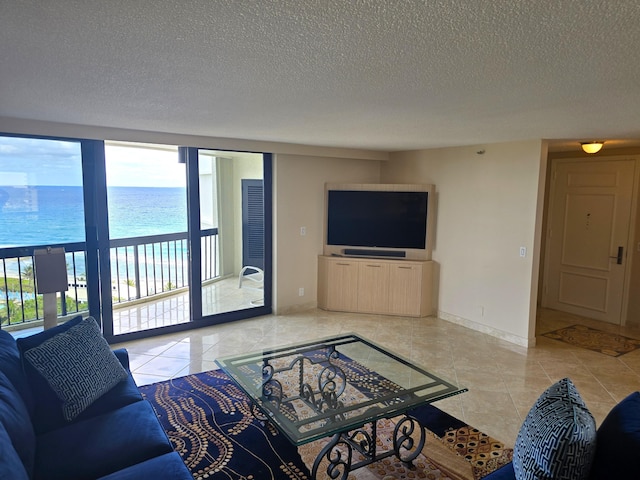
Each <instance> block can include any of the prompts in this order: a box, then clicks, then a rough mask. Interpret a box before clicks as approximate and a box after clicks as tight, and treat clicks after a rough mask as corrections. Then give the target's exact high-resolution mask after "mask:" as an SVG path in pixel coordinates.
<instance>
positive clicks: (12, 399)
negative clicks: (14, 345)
mask: <svg viewBox="0 0 640 480" xmlns="http://www.w3.org/2000/svg"><path fill="white" fill-rule="evenodd" d="M0 424H2V426H3V427H4V429H5V431H6V433H7V435H8V436H9V438H10V439H11V443H12V444H13V448H14V449H15V451H16V453H17V455H18V457H19V458H20V461H21V462H22V464H23V465H24V469H25V471H26V472H27V473H28V474H31V473H32V472H33V463H34V456H35V448H36V436H35V433H34V431H33V426H32V424H31V419H30V417H29V412H28V411H27V407H26V405H25V404H24V401H23V400H22V396H21V395H20V393H18V391H17V390H16V388H15V387H14V386H13V384H12V383H11V382H10V381H9V379H8V378H7V377H6V375H5V374H4V373H1V372H0ZM1 448H4V446H3V445H2V444H1V443H0V449H1Z"/></svg>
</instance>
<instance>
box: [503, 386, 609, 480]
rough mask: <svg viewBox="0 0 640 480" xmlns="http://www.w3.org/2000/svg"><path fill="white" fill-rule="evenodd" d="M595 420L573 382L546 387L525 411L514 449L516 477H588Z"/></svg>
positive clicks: (522, 479) (573, 479)
mask: <svg viewBox="0 0 640 480" xmlns="http://www.w3.org/2000/svg"><path fill="white" fill-rule="evenodd" d="M595 449H596V422H595V420H594V418H593V415H591V413H590V412H589V410H588V409H587V406H586V405H585V403H584V401H583V400H582V397H580V394H579V393H578V390H577V389H576V387H575V385H574V384H573V382H572V381H571V380H570V379H568V378H564V379H562V380H560V381H559V382H557V383H555V384H554V385H552V386H551V387H549V388H548V389H547V390H546V391H545V392H544V393H543V394H542V395H541V396H540V398H538V400H537V401H536V403H535V404H534V405H533V407H531V410H530V411H529V413H528V414H527V418H526V419H525V421H524V423H523V424H522V427H521V428H520V432H519V433H518V437H517V439H516V444H515V446H514V449H513V469H514V471H515V474H516V478H517V479H518V480H525V479H526V480H534V479H535V480H541V479H545V480H546V479H549V480H551V479H553V480H556V479H558V480H560V479H562V480H564V479H566V480H581V479H587V478H589V471H590V469H591V463H592V462H593V457H594V454H595Z"/></svg>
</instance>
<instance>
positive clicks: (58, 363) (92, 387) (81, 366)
mask: <svg viewBox="0 0 640 480" xmlns="http://www.w3.org/2000/svg"><path fill="white" fill-rule="evenodd" d="M24 357H25V358H26V359H27V361H28V362H29V363H31V365H33V367H34V368H35V369H36V370H37V371H38V372H39V373H40V374H41V375H42V376H43V377H44V378H45V379H46V380H47V382H48V383H49V385H50V386H51V388H52V389H53V391H54V392H55V393H56V395H57V396H58V398H60V400H61V401H62V410H63V414H64V418H65V419H66V420H68V421H71V420H73V419H74V418H75V417H77V416H78V415H79V414H80V413H82V412H83V411H84V410H85V409H86V408H87V407H88V406H89V405H91V404H92V403H93V402H94V401H96V400H97V399H98V398H100V397H101V396H102V395H104V394H105V393H107V392H108V391H109V390H111V389H112V388H113V387H115V386H116V385H117V384H118V383H119V382H121V381H122V380H124V379H125V378H127V375H128V374H127V372H126V370H125V369H124V368H123V367H122V365H121V364H120V362H119V361H118V359H117V357H116V356H115V355H114V353H113V352H112V351H111V349H110V348H109V344H108V343H107V341H106V340H105V339H104V337H103V336H102V333H101V332H100V329H99V328H98V325H97V324H96V321H95V320H94V319H93V318H92V317H88V318H85V319H84V320H82V321H81V322H79V323H78V324H77V325H75V326H73V327H71V328H70V329H68V330H66V331H63V332H60V333H58V334H57V335H55V336H53V337H52V338H49V339H48V340H46V341H44V342H43V343H41V344H40V345H38V346H37V347H34V348H31V349H29V350H27V351H25V352H24Z"/></svg>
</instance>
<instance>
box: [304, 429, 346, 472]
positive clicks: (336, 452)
mask: <svg viewBox="0 0 640 480" xmlns="http://www.w3.org/2000/svg"><path fill="white" fill-rule="evenodd" d="M352 459H353V448H352V447H351V445H350V444H349V443H348V442H346V441H344V440H343V439H342V435H341V434H340V433H336V434H335V435H334V436H333V437H331V440H330V441H329V443H328V444H327V445H326V446H325V447H324V448H323V449H322V450H321V451H320V453H319V454H318V457H317V458H316V460H315V462H313V469H312V471H311V475H312V478H314V479H316V478H318V469H319V468H320V465H321V464H323V463H324V461H323V460H326V461H327V462H329V463H328V464H327V467H326V473H327V475H328V477H329V478H332V479H336V478H340V480H346V479H347V476H348V475H349V472H350V471H351V461H352Z"/></svg>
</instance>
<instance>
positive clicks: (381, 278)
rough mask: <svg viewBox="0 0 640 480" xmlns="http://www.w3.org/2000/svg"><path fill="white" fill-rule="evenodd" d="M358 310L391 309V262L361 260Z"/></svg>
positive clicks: (380, 310) (377, 310)
mask: <svg viewBox="0 0 640 480" xmlns="http://www.w3.org/2000/svg"><path fill="white" fill-rule="evenodd" d="M358 311H359V312H363V313H387V312H388V311H389V264H388V263H385V262H376V261H375V260H371V261H364V262H360V266H359V271H358Z"/></svg>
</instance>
